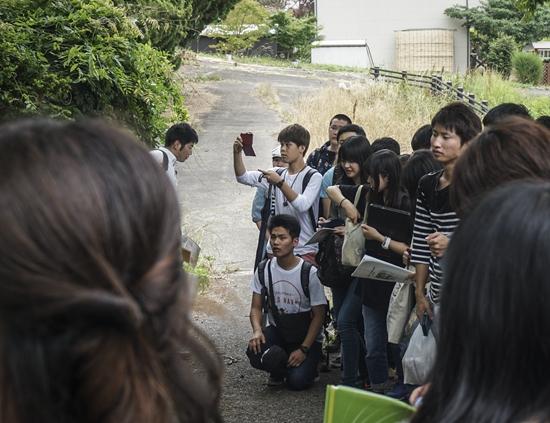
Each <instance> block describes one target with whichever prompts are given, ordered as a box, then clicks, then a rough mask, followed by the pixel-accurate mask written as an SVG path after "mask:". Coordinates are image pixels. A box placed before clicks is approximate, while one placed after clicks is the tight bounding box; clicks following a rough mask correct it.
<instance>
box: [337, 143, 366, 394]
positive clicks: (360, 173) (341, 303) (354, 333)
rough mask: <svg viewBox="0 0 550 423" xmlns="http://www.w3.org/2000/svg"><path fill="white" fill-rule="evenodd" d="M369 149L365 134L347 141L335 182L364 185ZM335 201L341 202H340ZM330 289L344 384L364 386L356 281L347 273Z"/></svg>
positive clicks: (341, 232) (339, 158)
mask: <svg viewBox="0 0 550 423" xmlns="http://www.w3.org/2000/svg"><path fill="white" fill-rule="evenodd" d="M370 151H371V150H370V143H369V142H368V140H367V139H366V138H365V137H363V136H360V135H357V136H353V137H350V138H348V139H347V140H346V141H344V143H343V144H342V146H341V147H340V150H339V151H338V161H337V165H336V168H335V171H334V181H335V183H337V184H344V185H362V184H365V183H366V182H367V177H368V174H367V169H366V162H367V160H368V158H369V156H370ZM335 189H338V188H337V186H330V187H328V188H327V194H328V196H329V198H330V199H331V201H333V203H334V200H333V197H332V195H331V192H334V190H335ZM334 204H336V205H338V203H334ZM336 213H337V215H338V216H340V217H345V216H343V214H342V213H341V210H338V208H337V210H336ZM339 229H340V231H339V232H338V233H339V234H341V235H342V236H343V233H344V227H343V226H342V227H340V228H339ZM340 245H341V241H340ZM335 253H336V252H335ZM339 253H340V254H341V252H339ZM331 290H332V297H333V302H334V309H333V313H334V315H335V320H336V322H337V328H338V335H339V336H340V340H341V345H342V347H341V350H342V356H341V357H342V368H343V372H342V384H343V385H347V386H355V387H363V386H364V384H365V383H366V368H365V365H364V360H363V359H362V358H361V357H360V351H361V349H362V350H364V346H363V347H361V331H362V325H361V310H360V305H359V306H356V303H357V301H356V295H355V284H354V282H353V281H351V278H350V277H349V274H348V276H347V277H346V281H345V282H344V283H340V284H338V285H337V286H334V287H332V288H331Z"/></svg>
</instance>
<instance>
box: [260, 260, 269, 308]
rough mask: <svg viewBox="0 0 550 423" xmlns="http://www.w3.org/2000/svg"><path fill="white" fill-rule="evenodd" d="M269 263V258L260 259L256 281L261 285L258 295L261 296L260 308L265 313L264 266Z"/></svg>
mask: <svg viewBox="0 0 550 423" xmlns="http://www.w3.org/2000/svg"><path fill="white" fill-rule="evenodd" d="M270 264H271V259H266V260H262V261H261V262H260V263H259V264H258V281H259V282H260V285H261V287H262V289H261V291H260V295H261V296H262V310H263V311H264V313H267V309H268V303H267V297H268V292H267V287H266V286H265V267H266V266H269V265H270Z"/></svg>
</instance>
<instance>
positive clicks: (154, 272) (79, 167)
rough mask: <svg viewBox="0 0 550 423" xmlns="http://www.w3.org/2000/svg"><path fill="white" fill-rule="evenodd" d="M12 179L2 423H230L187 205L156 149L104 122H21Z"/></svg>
mask: <svg viewBox="0 0 550 423" xmlns="http://www.w3.org/2000/svg"><path fill="white" fill-rule="evenodd" d="M0 174H1V176H0V233H1V234H2V235H1V236H0V313H1V316H2V319H1V323H0V329H1V335H0V342H1V344H2V354H1V358H0V360H1V362H0V373H1V375H2V378H1V381H0V401H1V402H2V407H1V409H0V421H6V422H7V421H9V422H14V423H19V422H33V421H41V422H48V423H49V422H52V423H53V422H77V421H78V422H112V423H115V422H116V423H120V422H124V423H126V422H128V423H129V422H143V423H145V422H147V423H149V422H155V423H172V422H191V421H192V422H209V421H220V420H221V419H220V417H219V414H218V397H219V378H220V364H219V361H218V359H217V358H216V354H215V352H214V349H213V347H212V345H211V344H210V342H209V341H208V340H207V339H206V338H205V337H204V336H203V335H202V334H201V333H200V332H199V331H198V330H197V329H196V328H195V327H194V326H193V324H192V322H191V318H190V315H189V313H190V298H189V294H188V292H189V290H188V282H187V280H186V277H185V275H184V273H183V270H182V266H181V254H180V231H179V228H180V221H179V215H178V204H177V200H176V197H175V192H174V189H173V188H172V186H171V185H170V184H169V181H168V179H167V177H166V175H165V174H164V172H163V171H162V169H161V168H160V167H159V166H158V164H157V163H155V162H154V160H153V159H151V157H150V155H149V154H148V152H147V150H146V149H145V148H144V147H143V146H141V145H140V144H139V143H138V142H137V141H136V140H134V139H133V138H132V137H131V136H130V135H128V134H127V133H125V132H122V131H119V130H117V129H114V128H112V127H110V126H108V125H106V124H104V123H101V122H98V121H82V122H56V121H51V120H34V121H31V120H26V121H19V122H15V123H12V124H7V125H4V126H2V127H1V130H0ZM184 355H185V356H186V357H185V358H184ZM189 357H191V358H192V362H193V366H197V367H200V368H201V369H202V377H201V378H200V379H199V378H198V377H196V376H195V375H194V371H193V369H192V368H191V364H190V363H191V360H189Z"/></svg>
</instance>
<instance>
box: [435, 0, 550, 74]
mask: <svg viewBox="0 0 550 423" xmlns="http://www.w3.org/2000/svg"><path fill="white" fill-rule="evenodd" d="M516 1H517V0H488V1H487V2H484V3H483V4H482V5H481V6H479V7H473V8H466V7H464V6H454V7H451V8H449V9H447V10H445V14H446V15H448V16H450V17H451V18H455V19H460V20H463V21H464V26H467V27H470V33H471V41H472V47H473V48H474V50H475V51H476V53H477V54H478V55H479V57H480V58H481V60H482V61H485V62H487V61H488V54H489V45H490V43H491V42H493V41H494V40H496V39H497V38H499V37H501V36H503V35H507V36H510V37H512V38H513V40H514V41H515V43H516V44H517V45H519V46H520V47H522V46H523V45H525V44H526V43H529V42H532V41H538V40H541V39H544V38H546V37H549V36H550V25H549V24H548V23H549V22H550V5H544V6H540V7H538V8H537V10H536V11H535V12H534V14H533V17H532V19H530V20H526V19H523V12H522V11H521V10H520V9H518V6H517V4H516ZM535 1H539V0H535ZM489 64H490V63H489Z"/></svg>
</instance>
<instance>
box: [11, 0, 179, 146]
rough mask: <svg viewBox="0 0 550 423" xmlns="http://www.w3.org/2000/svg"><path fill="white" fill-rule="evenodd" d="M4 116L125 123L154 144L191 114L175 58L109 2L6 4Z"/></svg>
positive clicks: (64, 0) (15, 0)
mask: <svg viewBox="0 0 550 423" xmlns="http://www.w3.org/2000/svg"><path fill="white" fill-rule="evenodd" d="M0 51H2V54H0V116H1V117H2V119H11V118H14V117H18V116H22V115H36V114H41V115H49V116H53V117H62V118H77V117H79V116H82V115H94V116H103V117H107V118H115V119H118V120H121V121H122V122H124V123H125V124H126V125H128V126H129V127H131V128H132V129H133V130H135V131H136V132H137V134H138V135H139V136H140V137H141V138H142V139H143V140H144V141H146V142H148V143H149V144H151V145H152V144H154V143H155V140H156V139H158V138H159V137H160V135H161V134H162V133H164V131H165V130H166V126H167V125H168V124H169V123H170V122H171V121H174V120H185V119H186V118H187V112H186V110H185V107H184V104H183V97H182V95H181V93H180V87H179V86H178V85H177V84H176V83H175V82H174V81H173V80H172V76H173V67H172V65H171V64H170V62H169V60H168V57H167V55H166V54H165V53H162V52H160V51H158V50H156V49H155V48H153V47H152V46H151V45H150V44H148V43H147V44H146V43H144V42H143V38H142V34H141V32H140V31H139V29H138V27H137V26H136V25H135V24H134V23H133V22H132V21H131V20H130V19H129V18H128V16H127V15H126V14H125V12H124V10H123V9H121V8H117V7H115V6H113V4H112V2H111V1H110V0H89V1H84V0H58V1H55V2H54V1H52V2H46V1H33V0H0Z"/></svg>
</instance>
